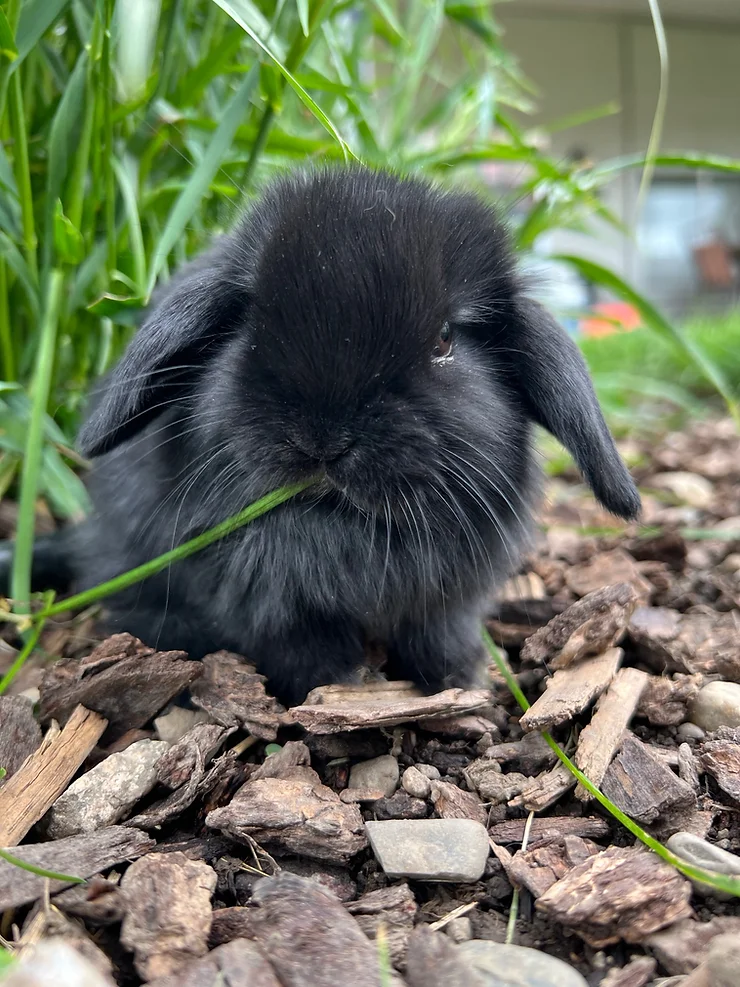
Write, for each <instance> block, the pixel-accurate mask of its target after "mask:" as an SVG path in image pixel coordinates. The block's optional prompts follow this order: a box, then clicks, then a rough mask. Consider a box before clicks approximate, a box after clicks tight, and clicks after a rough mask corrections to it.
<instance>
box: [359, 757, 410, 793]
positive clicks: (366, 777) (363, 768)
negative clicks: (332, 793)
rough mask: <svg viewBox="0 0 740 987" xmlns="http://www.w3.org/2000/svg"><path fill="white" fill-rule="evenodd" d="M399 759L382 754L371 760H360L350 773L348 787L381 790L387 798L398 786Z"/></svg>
mask: <svg viewBox="0 0 740 987" xmlns="http://www.w3.org/2000/svg"><path fill="white" fill-rule="evenodd" d="M399 774H400V772H399V770H398V761H397V760H396V759H395V757H391V755H390V754H382V755H381V756H380V757H374V758H373V759H372V760H371V761H360V763H359V764H355V765H354V766H353V767H352V769H351V770H350V773H349V783H348V785H347V787H348V788H368V789H375V790H379V791H381V792H382V793H383V795H384V796H385V797H386V798H390V797H391V795H393V793H394V792H395V790H396V789H397V788H398V778H399Z"/></svg>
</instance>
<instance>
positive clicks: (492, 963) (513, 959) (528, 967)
mask: <svg viewBox="0 0 740 987" xmlns="http://www.w3.org/2000/svg"><path fill="white" fill-rule="evenodd" d="M457 950H458V954H459V955H460V956H462V958H463V960H464V961H465V963H467V964H469V965H470V968H471V970H473V971H475V973H476V974H477V975H478V976H479V977H480V979H481V981H482V983H483V984H485V987H553V985H554V984H557V987H588V985H587V982H586V980H585V979H584V978H583V977H582V976H581V974H580V973H578V971H577V970H574V969H573V967H571V966H568V964H567V963H564V962H563V961H562V960H559V959H557V958H556V957H554V956H548V954H547V953H545V952H543V951H542V950H539V949H529V948H528V947H526V946H514V945H506V944H504V943H500V942H490V941H489V940H487V939H486V940H482V939H472V940H471V941H470V942H464V943H460V945H459V946H458V947H457Z"/></svg>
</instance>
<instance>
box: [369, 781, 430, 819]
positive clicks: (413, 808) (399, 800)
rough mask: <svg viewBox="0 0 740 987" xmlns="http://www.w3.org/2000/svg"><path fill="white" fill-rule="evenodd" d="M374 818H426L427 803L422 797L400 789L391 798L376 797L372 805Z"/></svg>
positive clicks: (427, 811)
mask: <svg viewBox="0 0 740 987" xmlns="http://www.w3.org/2000/svg"><path fill="white" fill-rule="evenodd" d="M372 810H373V816H374V817H375V819H380V820H384V821H385V820H389V819H391V820H392V819H426V817H427V816H428V815H429V805H428V803H427V802H426V801H425V800H424V799H415V798H412V797H411V796H410V795H409V793H408V792H407V791H405V790H404V789H401V791H400V792H396V794H395V795H393V796H392V797H391V798H389V799H386V798H383V799H378V801H377V802H374V803H373V806H372Z"/></svg>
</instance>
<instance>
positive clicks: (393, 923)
mask: <svg viewBox="0 0 740 987" xmlns="http://www.w3.org/2000/svg"><path fill="white" fill-rule="evenodd" d="M345 908H346V909H347V911H348V912H349V913H350V915H354V917H355V919H356V920H357V924H358V925H359V926H360V928H361V929H362V931H363V932H364V933H365V935H366V936H367V937H368V939H370V940H372V941H376V940H377V938H378V930H379V929H380V928H381V927H382V929H383V938H384V940H385V943H386V945H387V947H388V955H389V956H390V960H391V963H392V964H393V966H394V967H395V968H396V969H397V970H401V971H402V972H403V969H404V967H405V966H406V949H407V947H408V941H409V936H410V935H411V932H412V930H413V928H414V919H415V917H416V912H417V905H416V899H415V898H414V896H413V894H412V893H411V890H410V889H409V886H408V884H395V885H393V886H392V887H390V888H380V889H379V890H377V891H369V892H368V893H367V894H364V895H363V896H362V897H361V898H358V899H357V901H350V902H348V903H347V904H346V905H345Z"/></svg>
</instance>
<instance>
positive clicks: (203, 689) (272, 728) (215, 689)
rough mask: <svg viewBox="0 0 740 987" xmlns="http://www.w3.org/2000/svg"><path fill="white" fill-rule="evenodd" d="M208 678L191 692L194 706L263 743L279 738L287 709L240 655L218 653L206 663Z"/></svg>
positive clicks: (207, 659)
mask: <svg viewBox="0 0 740 987" xmlns="http://www.w3.org/2000/svg"><path fill="white" fill-rule="evenodd" d="M203 668H204V674H203V677H202V678H201V679H199V680H198V681H197V682H196V683H195V684H194V685H193V688H192V689H191V695H192V699H193V704H194V705H195V706H198V707H200V708H201V709H204V710H205V711H206V712H207V713H208V715H209V716H210V717H211V718H212V719H213V720H215V721H216V723H220V724H221V726H224V727H234V726H239V727H242V728H243V729H245V730H248V731H249V733H251V734H252V736H253V737H259V738H260V740H274V739H275V738H276V737H277V732H278V727H279V726H280V723H281V720H282V717H283V716H284V714H285V709H284V708H283V707H282V706H281V705H280V704H279V703H278V701H277V700H276V699H274V698H273V697H272V696H268V695H267V693H266V692H265V682H266V681H267V679H266V678H265V676H264V675H259V674H258V673H257V669H256V668H255V667H254V665H249V664H247V663H246V662H245V661H244V659H243V658H241V657H240V656H239V655H234V654H231V653H230V652H229V651H217V652H215V654H212V655H206V656H205V658H204V659H203Z"/></svg>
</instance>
